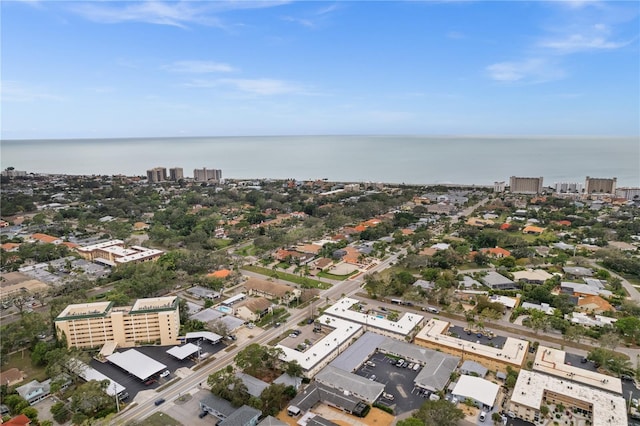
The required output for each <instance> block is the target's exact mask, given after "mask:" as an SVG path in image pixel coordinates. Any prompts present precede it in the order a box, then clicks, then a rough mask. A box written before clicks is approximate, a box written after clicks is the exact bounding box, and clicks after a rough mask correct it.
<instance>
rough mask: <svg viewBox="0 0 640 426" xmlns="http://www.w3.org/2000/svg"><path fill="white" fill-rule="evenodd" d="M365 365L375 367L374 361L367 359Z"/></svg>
mask: <svg viewBox="0 0 640 426" xmlns="http://www.w3.org/2000/svg"><path fill="white" fill-rule="evenodd" d="M365 365H366V366H367V367H375V366H376V363H375V362H372V361H367V362H365Z"/></svg>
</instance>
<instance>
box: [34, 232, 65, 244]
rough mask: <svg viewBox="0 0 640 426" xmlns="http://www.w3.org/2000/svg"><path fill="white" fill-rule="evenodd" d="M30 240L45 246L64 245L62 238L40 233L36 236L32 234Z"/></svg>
mask: <svg viewBox="0 0 640 426" xmlns="http://www.w3.org/2000/svg"><path fill="white" fill-rule="evenodd" d="M29 239H30V240H33V241H37V242H40V243H43V244H55V245H58V244H62V242H63V241H62V238H59V237H52V236H51V235H47V234H40V233H36V234H32V235H31V237H30V238H29Z"/></svg>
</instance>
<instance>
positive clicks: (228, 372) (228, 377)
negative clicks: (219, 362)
mask: <svg viewBox="0 0 640 426" xmlns="http://www.w3.org/2000/svg"><path fill="white" fill-rule="evenodd" d="M207 383H208V384H209V386H210V387H211V393H213V394H214V395H216V396H218V397H220V398H222V399H226V400H227V401H229V402H231V404H232V405H233V406H234V407H240V406H241V405H243V404H246V403H247V402H248V401H249V397H250V395H249V391H248V389H247V386H246V385H245V384H244V383H243V382H242V379H240V378H239V377H236V375H235V372H234V370H233V367H231V366H227V368H225V369H223V370H218V371H216V372H215V373H213V374H211V375H210V376H209V378H208V379H207Z"/></svg>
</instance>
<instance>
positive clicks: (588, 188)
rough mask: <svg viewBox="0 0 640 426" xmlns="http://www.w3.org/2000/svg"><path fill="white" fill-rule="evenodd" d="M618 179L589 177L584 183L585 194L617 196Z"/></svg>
mask: <svg viewBox="0 0 640 426" xmlns="http://www.w3.org/2000/svg"><path fill="white" fill-rule="evenodd" d="M617 181H618V178H615V177H614V178H611V179H609V178H592V177H589V176H587V178H586V179H585V182H584V193H585V194H586V195H590V194H615V193H616V182H617Z"/></svg>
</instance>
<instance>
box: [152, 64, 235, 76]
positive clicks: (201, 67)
mask: <svg viewBox="0 0 640 426" xmlns="http://www.w3.org/2000/svg"><path fill="white" fill-rule="evenodd" d="M162 68H163V69H165V70H167V71H170V72H177V73H185V74H209V73H216V72H233V71H235V68H233V67H232V66H231V65H229V64H225V63H221V62H212V61H177V62H173V63H171V64H168V65H164V66H163V67H162Z"/></svg>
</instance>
